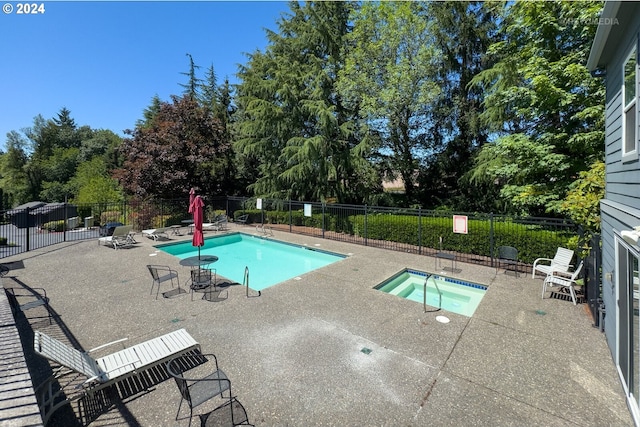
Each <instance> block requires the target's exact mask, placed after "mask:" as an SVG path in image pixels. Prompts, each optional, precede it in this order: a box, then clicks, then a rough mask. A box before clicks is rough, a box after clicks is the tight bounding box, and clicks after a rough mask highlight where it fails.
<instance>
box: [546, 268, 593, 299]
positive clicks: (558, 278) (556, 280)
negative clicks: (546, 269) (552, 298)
mask: <svg viewBox="0 0 640 427" xmlns="http://www.w3.org/2000/svg"><path fill="white" fill-rule="evenodd" d="M582 265H583V261H580V264H578V267H577V268H576V269H575V271H574V272H573V273H572V274H571V277H567V276H566V275H561V274H559V273H557V272H554V273H551V274H550V275H548V276H547V277H546V278H545V279H544V283H543V284H542V299H544V293H545V292H546V291H547V286H549V287H551V286H555V285H557V286H561V287H565V288H568V289H569V293H570V294H571V299H572V300H573V305H576V290H575V285H576V280H577V279H578V275H579V274H580V270H582Z"/></svg>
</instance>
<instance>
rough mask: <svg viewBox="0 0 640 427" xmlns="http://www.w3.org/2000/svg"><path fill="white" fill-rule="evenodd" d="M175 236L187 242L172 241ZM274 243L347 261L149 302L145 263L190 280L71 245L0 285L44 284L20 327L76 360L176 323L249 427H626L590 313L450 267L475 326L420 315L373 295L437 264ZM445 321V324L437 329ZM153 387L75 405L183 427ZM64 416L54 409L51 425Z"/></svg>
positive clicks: (162, 392) (37, 255) (40, 254)
mask: <svg viewBox="0 0 640 427" xmlns="http://www.w3.org/2000/svg"><path fill="white" fill-rule="evenodd" d="M240 230H244V231H245V232H247V233H252V232H253V231H254V229H252V228H250V227H246V228H240ZM208 234H209V235H212V234H213V233H208ZM172 237H173V236H172ZM181 238H185V239H188V238H189V236H185V237H173V239H174V240H178V239H181ZM275 238H277V239H281V240H286V241H289V242H293V243H300V244H305V245H309V246H311V247H319V248H322V249H326V250H331V251H336V252H340V253H343V254H348V255H349V256H348V257H347V258H346V259H344V260H342V261H339V262H337V263H335V264H332V265H330V266H328V267H325V268H322V269H319V270H316V271H314V272H311V273H308V274H306V275H303V276H301V277H300V278H298V279H293V280H289V281H287V282H283V283H281V284H279V285H277V286H273V287H271V288H268V289H266V290H264V291H263V292H262V296H260V297H251V298H247V297H246V296H245V289H243V288H242V287H241V286H238V285H236V286H229V288H228V292H227V298H226V299H225V300H223V301H220V302H208V301H203V300H200V299H197V298H196V300H195V301H191V298H190V297H189V294H185V295H180V296H178V297H175V298H170V299H166V298H162V297H161V298H159V299H157V300H156V299H155V298H154V297H155V295H150V294H149V291H150V285H151V280H150V276H149V273H148V271H147V269H146V268H145V265H146V264H164V265H170V266H172V267H174V268H176V269H178V270H179V272H180V278H181V281H182V282H184V281H186V279H187V277H188V270H187V269H186V268H184V267H180V266H179V265H178V260H177V259H176V258H174V257H172V256H170V255H167V254H165V253H163V252H157V251H156V250H155V248H154V247H153V244H154V242H153V241H151V240H147V239H144V238H140V239H138V240H141V241H140V243H138V244H137V245H136V246H135V247H133V248H130V249H120V250H117V251H115V250H113V249H109V248H107V247H104V246H98V245H97V243H96V242H95V241H88V242H68V243H64V244H60V245H56V246H53V247H49V248H44V249H42V250H39V251H34V252H30V253H27V254H22V255H19V256H16V257H13V258H9V259H4V260H2V261H3V262H8V261H20V262H17V263H16V264H14V266H16V268H15V269H13V270H12V271H11V272H10V273H9V275H8V277H7V278H5V279H4V285H5V286H29V287H44V288H46V290H47V295H48V296H49V297H50V298H51V308H52V309H53V310H54V311H55V313H54V314H55V315H56V317H55V318H54V322H53V325H51V326H50V325H49V322H48V320H47V321H46V322H45V321H42V319H43V318H42V317H41V316H36V314H33V315H32V314H29V316H30V318H29V319H27V320H29V323H30V325H31V326H30V327H32V328H34V329H40V330H43V331H45V332H47V333H49V334H51V335H53V336H56V337H58V338H60V339H62V340H65V341H67V342H69V343H71V344H73V345H75V346H77V347H79V348H83V349H90V348H94V347H97V346H98V345H100V344H103V343H106V342H110V341H113V340H116V339H118V338H121V337H128V338H129V342H130V343H131V344H134V343H137V342H141V341H143V340H146V339H149V338H152V337H155V336H158V335H161V334H164V333H167V332H170V331H172V330H175V329H179V328H185V329H186V330H187V331H188V332H189V333H190V334H191V335H192V336H193V337H194V338H195V339H196V340H198V341H199V342H200V343H201V344H202V348H203V351H204V352H212V353H215V354H216V355H217V357H218V361H219V363H220V365H221V367H222V369H224V371H225V372H226V373H227V375H228V376H229V378H230V379H231V381H232V386H233V393H234V394H235V395H236V396H237V397H238V399H239V400H240V401H241V402H242V403H243V404H244V406H245V408H246V409H247V412H248V414H249V419H250V421H251V422H253V423H254V424H255V425H257V426H363V425H377V426H425V425H435V426H463V425H464V426H468V425H474V426H524V425H527V426H529V425H539V426H630V425H633V423H632V421H631V418H630V416H629V412H628V410H627V407H626V404H625V399H624V395H623V393H622V388H621V384H620V381H619V379H618V376H617V373H616V369H615V367H614V364H613V361H612V359H611V355H610V352H609V350H608V347H607V346H606V343H605V337H604V335H603V334H602V333H600V332H599V330H598V329H597V328H594V327H592V325H591V323H592V322H591V319H590V316H589V315H588V314H587V311H586V309H585V306H584V304H582V305H578V306H574V305H573V304H571V302H568V301H563V300H559V299H549V298H546V299H544V300H542V299H541V298H540V291H541V286H542V280H541V279H536V280H533V279H531V277H530V276H528V277H527V276H524V275H521V276H520V277H519V278H515V277H514V276H513V274H505V273H503V271H499V272H497V273H496V271H495V269H493V268H486V267H482V266H477V265H471V264H465V263H458V264H457V267H458V269H460V271H459V272H456V273H451V272H448V274H449V275H453V276H455V277H459V278H462V279H465V280H469V281H474V282H478V283H482V284H486V285H488V286H489V289H488V291H487V294H486V295H485V297H484V299H483V301H482V302H481V304H480V306H479V308H478V310H477V311H476V313H475V315H474V316H473V317H472V318H467V317H463V316H459V315H456V314H453V313H443V312H439V313H438V312H429V313H424V312H423V308H422V305H421V304H417V303H415V302H412V301H408V300H404V299H401V298H397V297H394V296H391V295H388V294H385V293H382V292H380V291H377V290H375V289H373V287H374V286H375V285H377V284H378V283H380V282H382V281H383V280H384V279H386V278H388V277H389V276H391V275H393V274H395V273H396V272H398V271H399V270H401V269H403V268H407V267H408V268H413V269H419V270H424V271H430V272H439V271H437V270H436V266H435V260H434V259H433V258H430V257H425V256H418V255H411V254H404V253H400V252H392V251H386V250H381V249H375V248H369V247H364V246H356V245H351V244H347V243H342V242H335V241H329V240H322V239H316V238H310V237H305V236H299V235H292V234H288V233H280V232H276V235H275ZM165 290H166V288H165ZM154 294H155V293H154ZM439 314H446V315H447V316H448V317H449V318H450V320H451V322H450V323H448V324H442V323H439V322H437V321H436V320H435V317H436V316H437V315H439ZM31 316H33V317H31ZM24 324H25V325H27V322H26V321H25V322H24ZM25 329H28V328H25ZM23 335H26V336H27V339H28V337H29V333H28V331H27V332H26V333H24V334H23ZM29 345H30V343H28V344H27V347H28V346H29ZM365 348H367V349H370V350H371V351H370V352H369V353H368V354H367V353H366V352H363V351H362V350H363V349H365ZM27 362H28V363H30V367H32V368H31V369H33V375H34V377H36V381H37V380H38V379H39V378H41V377H45V376H46V375H47V374H48V373H49V374H50V368H49V366H48V364H47V363H43V361H42V360H41V358H39V357H37V356H34V355H29V354H27ZM149 381H150V384H146V385H145V387H146V388H147V391H143V392H138V391H139V390H137V389H135V386H131V389H129V390H120V394H121V396H124V398H120V397H117V396H115V397H114V396H107V397H106V398H105V399H104V401H103V403H102V406H100V405H96V404H95V402H94V405H87V404H86V402H85V403H84V406H83V405H82V404H76V405H75V406H74V409H75V413H76V416H77V414H78V413H79V412H82V414H81V416H80V417H79V418H80V419H81V424H84V425H86V424H87V423H90V425H91V426H107V425H109V426H113V425H130V426H186V425H188V409H185V408H184V407H183V409H182V411H181V419H180V420H178V421H175V420H174V417H175V413H176V410H177V407H178V403H179V395H178V391H177V388H176V386H175V383H174V382H173V381H170V380H166V377H162V375H161V374H160V376H159V377H157V378H155V380H153V379H151V380H149ZM125 388H126V387H123V389H125ZM206 409H207V408H203V410H206ZM209 409H212V408H209ZM196 413H201V411H199V410H198V409H196ZM73 420H74V415H73V413H72V412H70V411H69V410H66V411H65V410H64V409H63V410H61V412H60V414H58V417H57V419H56V420H54V421H55V422H56V423H60V424H59V425H73V424H72V421H73ZM193 425H194V426H195V425H196V420H194V423H193Z"/></svg>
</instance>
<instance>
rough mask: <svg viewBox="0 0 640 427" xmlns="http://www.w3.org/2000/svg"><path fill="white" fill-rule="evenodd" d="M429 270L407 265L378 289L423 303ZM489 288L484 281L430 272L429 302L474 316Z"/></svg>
mask: <svg viewBox="0 0 640 427" xmlns="http://www.w3.org/2000/svg"><path fill="white" fill-rule="evenodd" d="M429 274H430V273H425V272H423V271H417V270H409V269H405V270H403V271H401V272H399V273H398V274H396V275H394V276H392V277H391V278H389V279H387V280H385V281H384V282H382V283H381V284H379V285H378V286H376V289H378V290H380V291H383V292H387V293H389V294H392V295H397V296H399V297H402V298H406V299H409V300H412V301H416V302H419V303H420V304H422V303H423V301H424V281H425V279H426V277H427V276H428V275H429ZM436 284H437V287H436ZM438 291H439V292H438ZM486 291H487V287H486V286H484V285H479V284H477V283H471V282H465V281H464V280H458V279H453V278H450V277H445V276H439V275H437V274H431V277H430V278H429V280H428V281H427V305H429V306H431V307H434V308H442V309H443V310H447V311H450V312H452V313H457V314H462V315H463V316H467V317H471V316H473V313H474V312H475V311H476V308H478V305H479V304H480V301H481V300H482V297H483V296H484V294H485V293H486Z"/></svg>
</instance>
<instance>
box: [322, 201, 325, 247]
mask: <svg viewBox="0 0 640 427" xmlns="http://www.w3.org/2000/svg"><path fill="white" fill-rule="evenodd" d="M324 207H325V203H324V202H322V238H323V239H324V230H325V222H324V213H325V210H324Z"/></svg>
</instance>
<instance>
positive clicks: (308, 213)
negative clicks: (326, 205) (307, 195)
mask: <svg viewBox="0 0 640 427" xmlns="http://www.w3.org/2000/svg"><path fill="white" fill-rule="evenodd" d="M304 216H309V217H310V216H311V205H310V204H309V203H305V205H304Z"/></svg>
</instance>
